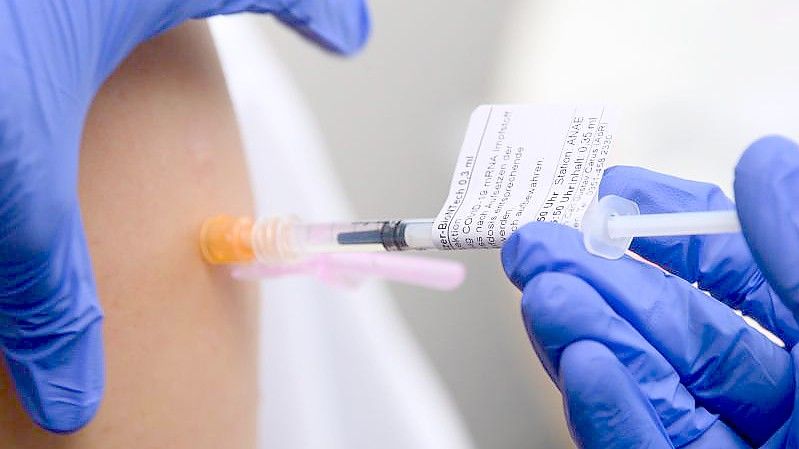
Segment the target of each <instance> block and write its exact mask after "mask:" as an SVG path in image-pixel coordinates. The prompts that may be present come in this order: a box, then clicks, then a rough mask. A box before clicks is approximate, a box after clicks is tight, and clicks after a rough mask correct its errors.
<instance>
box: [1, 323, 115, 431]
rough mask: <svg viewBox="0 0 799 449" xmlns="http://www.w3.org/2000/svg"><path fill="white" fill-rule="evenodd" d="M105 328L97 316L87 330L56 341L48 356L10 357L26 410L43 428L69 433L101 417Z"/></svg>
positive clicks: (12, 370) (31, 354) (53, 342)
mask: <svg viewBox="0 0 799 449" xmlns="http://www.w3.org/2000/svg"><path fill="white" fill-rule="evenodd" d="M101 325H102V320H101V316H97V317H96V318H95V319H94V320H93V321H92V322H91V323H90V324H88V326H86V328H85V329H82V330H78V331H76V332H75V333H74V334H70V333H69V332H67V336H57V337H53V340H54V341H52V342H50V344H45V345H44V346H46V347H47V348H46V350H44V351H42V352H46V354H41V355H39V354H36V353H35V351H34V352H33V353H26V354H24V355H20V354H17V353H15V352H11V353H10V354H7V355H6V358H7V361H8V366H9V371H10V373H11V376H12V378H13V379H14V384H15V386H16V389H17V391H18V394H19V397H20V400H21V402H22V405H23V407H24V408H25V410H26V411H27V412H28V414H29V415H30V416H31V418H32V419H33V421H34V422H35V423H36V424H37V425H39V426H40V427H42V428H44V429H46V430H48V431H50V432H54V433H71V432H75V431H77V430H79V429H81V428H82V427H84V426H85V425H86V424H88V423H89V421H91V419H92V418H93V417H94V415H95V414H96V413H97V410H98V408H99V405H100V401H101V399H102V396H103V390H104V383H105V382H104V381H105V372H104V359H103V346H102V329H101ZM65 331H66V330H65Z"/></svg>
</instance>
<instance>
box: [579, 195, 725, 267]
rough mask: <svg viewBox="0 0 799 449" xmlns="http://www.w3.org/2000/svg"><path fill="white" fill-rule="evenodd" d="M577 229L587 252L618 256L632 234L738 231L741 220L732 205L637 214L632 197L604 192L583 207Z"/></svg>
mask: <svg viewBox="0 0 799 449" xmlns="http://www.w3.org/2000/svg"><path fill="white" fill-rule="evenodd" d="M581 230H582V232H583V243H584V244H585V248H586V249H587V250H588V252H590V253H592V254H594V255H597V256H601V257H604V258H606V259H618V258H620V257H621V256H623V255H624V253H625V252H626V251H627V249H628V248H629V247H630V243H631V242H632V240H633V238H634V237H658V236H678V235H699V234H724V233H732V232H740V230H741V224H740V222H739V221H738V215H737V213H736V211H735V210H734V209H733V210H719V211H705V212H673V213H663V214H645V215H640V211H639V209H638V205H637V204H636V203H635V202H634V201H630V200H628V199H626V198H622V197H620V196H616V195H607V196H604V197H602V199H600V200H599V201H597V202H594V203H593V204H592V205H591V206H590V207H589V208H588V210H586V212H585V215H584V216H583V220H582V225H581Z"/></svg>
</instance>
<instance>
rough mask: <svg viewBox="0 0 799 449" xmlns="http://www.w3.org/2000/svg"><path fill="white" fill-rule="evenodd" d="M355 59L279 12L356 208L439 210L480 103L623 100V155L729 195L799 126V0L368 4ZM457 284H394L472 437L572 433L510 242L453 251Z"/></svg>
mask: <svg viewBox="0 0 799 449" xmlns="http://www.w3.org/2000/svg"><path fill="white" fill-rule="evenodd" d="M371 5H372V11H373V19H374V31H373V36H372V40H371V42H370V44H369V46H368V48H367V50H366V51H365V52H364V53H363V54H361V55H360V56H358V57H357V58H355V59H352V60H341V59H337V58H332V57H325V56H323V55H321V54H320V53H319V52H318V51H317V50H316V49H314V48H311V47H310V46H308V45H305V43H304V42H301V41H300V39H299V38H297V37H296V36H295V35H294V34H292V33H290V32H288V31H285V30H283V29H282V28H281V27H277V26H274V24H272V23H269V24H268V25H267V26H265V29H266V30H267V32H268V34H269V38H270V40H271V41H272V42H273V43H274V46H275V47H276V49H277V51H278V53H279V54H280V56H281V59H282V60H283V61H284V62H285V63H286V64H287V66H288V67H289V69H290V71H291V73H292V74H293V76H294V77H295V78H296V81H297V83H298V84H299V85H300V87H301V89H302V91H303V95H304V97H305V98H304V99H305V101H307V102H308V104H309V106H310V108H311V109H312V110H313V111H314V113H315V116H316V120H317V121H318V123H319V125H320V128H321V131H322V133H323V135H324V139H325V140H326V143H327V144H328V146H329V147H330V148H331V151H332V154H333V155H334V156H335V160H334V164H335V166H336V169H337V171H338V175H339V177H340V178H341V179H342V180H343V182H344V187H345V189H346V191H347V193H348V195H349V198H350V201H351V202H352V204H353V206H354V207H355V211H356V212H357V215H358V217H360V218H382V217H422V216H425V217H426V216H432V215H434V214H435V213H436V212H437V211H438V208H439V207H440V205H441V203H442V201H443V199H444V196H445V195H446V189H447V187H448V184H449V177H450V175H451V172H450V171H451V169H452V166H453V163H454V160H455V158H456V155H457V152H458V150H459V148H460V144H461V139H462V133H463V131H464V129H465V126H466V123H467V121H468V117H469V113H470V112H471V110H472V109H473V108H474V107H475V106H476V105H478V104H481V103H491V102H550V103H558V102H596V101H605V102H609V103H613V104H616V105H618V106H620V107H621V109H622V111H623V114H624V119H623V122H622V125H621V128H620V140H619V145H618V147H617V150H616V151H617V152H616V155H615V160H616V162H618V163H624V164H634V165H643V166H645V167H648V168H653V169H657V170H660V171H666V172H669V173H672V174H676V175H680V176H684V177H689V178H695V179H701V180H708V181H712V182H715V183H718V184H720V185H721V186H722V187H723V188H724V189H725V190H726V191H728V192H729V191H730V190H731V189H730V186H731V180H732V170H733V168H734V164H735V161H736V160H737V157H738V155H739V154H740V152H741V151H742V150H743V149H744V148H745V147H746V145H747V144H748V143H750V142H751V141H752V140H753V139H754V138H756V137H758V136H760V135H763V134H767V133H781V134H785V135H788V136H791V137H797V136H799V121H797V119H796V115H797V113H796V111H795V108H796V107H795V105H796V104H797V103H798V102H799V61H798V60H797V58H796V57H795V54H796V47H797V46H798V45H799V27H797V26H796V24H797V23H798V22H799V20H798V19H799V6H797V4H796V3H795V2H789V1H787V0H785V1H773V2H755V1H743V2H735V3H730V2H722V1H706V2H701V3H700V2H689V1H683V2H679V1H678V2H640V1H638V2H636V1H614V2H588V1H562V0H558V1H554V0H552V1H522V0H493V1H491V2H486V1H478V0H439V1H436V2H428V1H403V2H396V1H395V2H392V1H389V0H375V1H372V3H371ZM453 257H457V258H459V259H461V260H464V261H465V262H467V264H468V267H469V271H470V277H469V279H468V281H467V283H466V285H465V286H464V287H463V288H461V289H460V290H458V291H457V292H455V293H452V294H441V293H435V292H427V291H423V290H419V289H415V288H405V287H392V289H393V290H394V293H395V295H396V297H397V303H398V306H399V308H400V309H401V310H402V313H403V314H404V316H405V318H406V319H407V321H408V323H409V325H410V326H411V328H412V330H413V332H414V335H415V336H416V337H417V338H418V340H419V342H420V344H421V345H422V346H423V347H424V348H425V350H426V351H427V354H428V357H429V359H430V361H431V362H432V364H433V365H434V366H435V368H436V369H437V370H438V372H439V374H440V376H441V378H442V379H443V381H444V383H445V385H446V387H447V389H448V392H449V394H450V395H451V396H452V398H453V400H454V402H455V403H456V405H457V407H458V408H459V411H460V413H461V415H462V417H463V419H464V421H465V423H466V425H467V426H468V428H469V431H470V432H471V435H472V437H473V438H474V440H475V443H476V446H478V447H487V448H518V447H533V448H558V447H571V446H572V444H571V443H570V441H569V439H568V433H567V431H566V427H565V425H564V424H563V418H562V416H561V414H562V413H561V406H560V399H559V395H558V394H557V391H556V390H555V388H554V385H553V384H552V383H551V382H550V381H549V379H548V378H546V375H545V374H544V371H543V369H541V368H540V366H539V364H538V361H537V359H536V357H535V355H534V353H533V352H532V350H531V348H530V344H529V342H528V341H527V337H526V335H525V332H524V328H523V326H522V323H521V320H520V317H519V315H520V314H519V304H518V297H519V294H518V292H516V291H515V290H513V289H511V287H510V285H509V284H508V283H507V281H506V280H505V278H504V276H503V275H502V271H501V267H500V266H499V259H498V253H496V252H482V253H473V254H457V255H454V256H453Z"/></svg>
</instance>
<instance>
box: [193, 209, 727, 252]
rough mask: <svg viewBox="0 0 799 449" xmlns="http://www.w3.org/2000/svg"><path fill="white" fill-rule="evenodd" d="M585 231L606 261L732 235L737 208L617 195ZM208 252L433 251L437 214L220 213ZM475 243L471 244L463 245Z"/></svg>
mask: <svg viewBox="0 0 799 449" xmlns="http://www.w3.org/2000/svg"><path fill="white" fill-rule="evenodd" d="M580 230H581V231H582V233H583V240H584V243H585V247H586V249H587V250H588V252H590V253H592V254H594V255H597V256H601V257H604V258H607V259H618V258H620V257H621V256H623V255H624V253H625V252H626V251H627V249H628V248H629V246H630V243H631V242H632V239H633V238H634V237H660V236H680V235H703V234H722V233H734V232H739V231H740V230H741V225H740V223H739V222H738V217H737V215H736V212H735V210H722V211H706V212H675V213H662V214H646V215H640V214H639V210H638V205H637V204H636V203H635V202H633V201H630V200H628V199H625V198H621V197H618V196H615V195H608V196H605V197H603V198H602V199H601V200H599V201H598V202H595V203H593V204H592V205H591V206H590V207H589V208H588V210H587V211H586V213H585V215H584V216H583V219H582V224H581V226H580ZM200 239H201V248H202V252H203V255H204V257H205V259H206V261H208V262H209V263H212V264H239V263H247V262H252V261H256V260H257V261H259V262H262V263H268V264H274V263H283V262H287V261H292V260H297V259H300V258H303V257H308V256H313V255H317V254H334V253H347V252H357V253H363V252H381V251H408V250H435V249H440V248H439V247H437V246H436V245H435V242H434V238H433V220H432V219H427V220H424V219H422V220H418V219H417V220H395V221H353V222H338V223H335V222H333V223H301V222H299V221H298V220H296V219H284V218H269V219H262V220H258V221H255V222H253V220H252V219H250V218H247V217H239V218H235V217H230V216H224V215H223V216H218V217H214V218H211V219H209V220H207V221H206V222H205V224H204V225H203V228H202V231H201V238H200ZM464 249H473V248H471V247H470V248H464Z"/></svg>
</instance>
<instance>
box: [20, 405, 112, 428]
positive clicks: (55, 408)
mask: <svg viewBox="0 0 799 449" xmlns="http://www.w3.org/2000/svg"><path fill="white" fill-rule="evenodd" d="M99 407H100V401H99V398H98V400H97V401H95V402H93V403H90V404H87V405H78V404H70V403H60V402H53V403H50V404H45V405H44V409H45V410H47V413H46V416H42V415H39V416H36V415H34V416H33V419H34V421H35V422H36V424H38V425H39V426H40V427H42V428H43V429H45V430H48V431H50V432H53V433H58V434H69V433H74V432H77V431H78V430H80V429H82V428H83V427H85V426H86V425H87V424H88V423H89V422H90V421H91V419H92V418H93V417H94V416H95V415H96V414H97V410H98V409H99Z"/></svg>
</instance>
